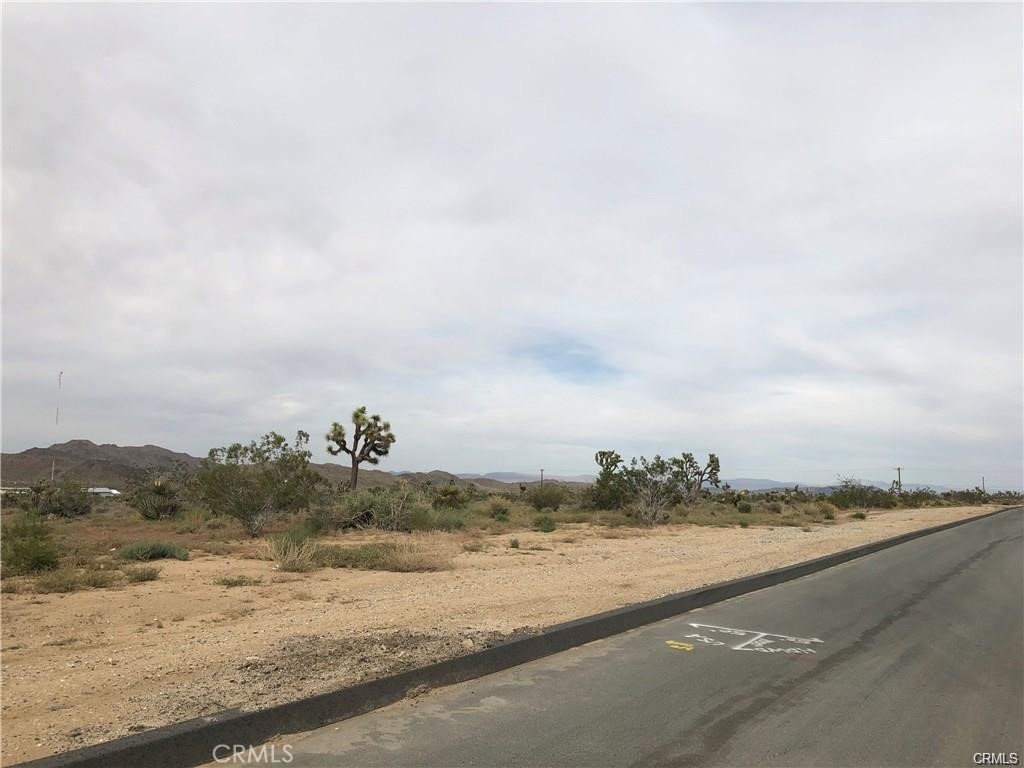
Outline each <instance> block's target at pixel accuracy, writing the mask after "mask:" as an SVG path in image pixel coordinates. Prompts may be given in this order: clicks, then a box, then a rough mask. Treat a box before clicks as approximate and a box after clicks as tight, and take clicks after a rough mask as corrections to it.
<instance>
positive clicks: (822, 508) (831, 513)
mask: <svg viewBox="0 0 1024 768" xmlns="http://www.w3.org/2000/svg"><path fill="white" fill-rule="evenodd" d="M814 506H815V510H816V512H817V513H818V514H819V515H821V516H822V517H823V518H825V519H826V520H835V519H836V512H837V510H836V507H835V505H834V504H832V503H831V502H828V501H824V500H818V501H816V502H814Z"/></svg>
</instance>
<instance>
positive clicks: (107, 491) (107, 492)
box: [85, 488, 121, 496]
mask: <svg viewBox="0 0 1024 768" xmlns="http://www.w3.org/2000/svg"><path fill="white" fill-rule="evenodd" d="M85 490H86V491H87V492H88V493H92V494H95V495H96V496H120V495H121V492H120V491H118V490H115V489H113V488H86V489H85Z"/></svg>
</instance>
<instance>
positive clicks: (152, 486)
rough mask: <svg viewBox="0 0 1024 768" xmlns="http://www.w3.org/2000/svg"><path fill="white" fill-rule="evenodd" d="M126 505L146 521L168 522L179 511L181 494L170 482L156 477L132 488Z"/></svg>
mask: <svg viewBox="0 0 1024 768" xmlns="http://www.w3.org/2000/svg"><path fill="white" fill-rule="evenodd" d="M128 504H129V506H131V507H132V509H134V510H135V511H136V512H138V513H139V514H140V515H142V516H143V517H144V518H146V519H147V520H168V519H170V518H172V517H175V516H177V514H178V512H180V511H181V493H180V491H179V489H178V486H177V485H175V484H174V483H172V482H171V481H170V480H167V479H165V478H162V477H158V478H154V479H152V480H149V481H148V482H145V483H143V484H141V485H139V486H138V487H137V488H134V489H133V490H132V491H131V492H130V493H129V494H128ZM200 522H201V521H200Z"/></svg>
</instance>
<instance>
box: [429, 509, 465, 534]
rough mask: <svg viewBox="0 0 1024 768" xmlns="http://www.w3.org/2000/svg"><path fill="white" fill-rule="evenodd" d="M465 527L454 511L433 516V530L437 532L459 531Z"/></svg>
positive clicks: (463, 521) (459, 516)
mask: <svg viewBox="0 0 1024 768" xmlns="http://www.w3.org/2000/svg"><path fill="white" fill-rule="evenodd" d="M465 525H466V521H465V520H463V519H462V516H461V515H459V514H458V513H457V512H454V511H442V512H438V513H437V514H435V515H434V521H433V528H434V530H438V531H448V532H451V531H460V530H462V529H463V528H464V527H465Z"/></svg>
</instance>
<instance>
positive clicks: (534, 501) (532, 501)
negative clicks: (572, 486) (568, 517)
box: [526, 483, 566, 512]
mask: <svg viewBox="0 0 1024 768" xmlns="http://www.w3.org/2000/svg"><path fill="white" fill-rule="evenodd" d="M565 497H566V492H565V489H564V488H563V487H562V486H560V485H555V484H554V483H548V484H547V485H534V486H532V487H531V488H530V489H529V490H528V491H527V492H526V503H527V504H529V505H530V506H531V507H533V508H534V509H536V510H537V511H538V512H540V511H542V510H545V509H551V510H554V511H556V512H557V511H558V508H559V507H560V506H562V504H563V502H564V501H565Z"/></svg>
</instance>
